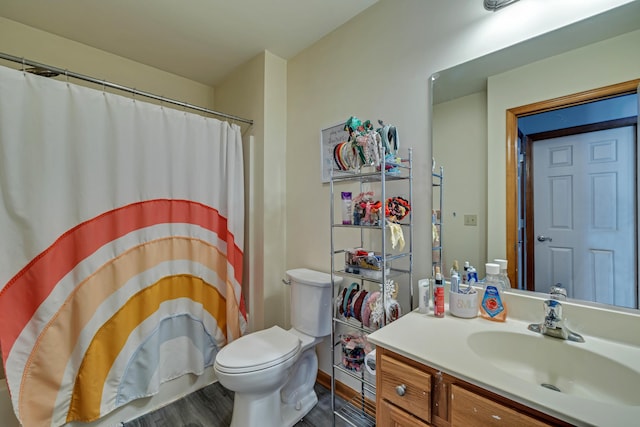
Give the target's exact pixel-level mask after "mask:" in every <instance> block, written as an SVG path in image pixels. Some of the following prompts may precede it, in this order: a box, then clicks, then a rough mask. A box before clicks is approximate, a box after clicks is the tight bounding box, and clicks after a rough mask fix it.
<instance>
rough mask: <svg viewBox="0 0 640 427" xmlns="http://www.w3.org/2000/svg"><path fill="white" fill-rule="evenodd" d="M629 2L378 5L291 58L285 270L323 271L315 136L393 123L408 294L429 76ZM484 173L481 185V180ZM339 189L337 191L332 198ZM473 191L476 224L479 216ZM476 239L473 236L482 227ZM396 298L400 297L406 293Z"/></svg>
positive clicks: (322, 350) (418, 249)
mask: <svg viewBox="0 0 640 427" xmlns="http://www.w3.org/2000/svg"><path fill="white" fill-rule="evenodd" d="M628 1H629V0H593V1H591V2H589V3H588V4H587V3H582V4H581V6H580V7H579V8H577V7H575V5H573V6H572V5H568V4H558V5H555V6H554V7H555V10H554V14H549V13H548V11H547V10H546V8H545V5H544V4H536V3H535V2H519V3H516V4H515V5H514V6H512V7H510V8H507V9H505V10H503V11H500V12H498V13H486V14H484V15H482V17H480V18H479V19H478V17H477V15H476V16H474V17H471V16H470V15H468V14H467V13H466V6H465V5H463V3H466V1H462V0H450V1H446V2H434V1H424V0H381V1H380V2H378V3H376V4H375V5H374V6H372V7H371V8H369V9H367V10H365V11H364V12H363V13H362V14H360V15H358V16H357V17H356V18H354V19H353V20H351V21H349V22H348V23H347V24H345V25H344V26H342V27H340V28H339V29H337V30H336V31H334V32H333V33H331V34H329V35H328V36H326V37H324V38H323V39H322V40H320V41H319V42H317V43H316V44H314V45H313V46H312V47H310V48H309V49H307V50H305V51H303V52H302V53H300V54H299V55H297V56H296V57H295V58H293V59H291V60H290V61H289V62H288V69H287V153H286V163H287V185H286V194H287V200H286V206H287V209H286V218H287V245H286V266H287V268H295V267H309V268H314V269H317V270H320V271H325V272H326V271H329V269H330V255H329V252H330V233H329V231H330V227H329V206H330V205H329V203H330V200H329V196H330V192H329V186H328V185H327V184H322V183H321V179H320V176H321V173H320V161H319V156H320V147H319V134H320V130H321V129H322V128H324V127H327V126H330V125H334V124H336V123H340V122H344V121H346V120H347V119H348V118H349V117H350V116H352V115H355V116H357V117H360V118H362V119H370V120H372V121H374V123H375V121H377V120H378V119H383V120H384V121H385V122H387V123H391V124H394V125H396V126H398V129H399V132H400V140H401V146H402V152H403V153H406V151H404V149H405V148H406V147H413V148H414V186H413V195H414V197H413V209H414V221H415V227H414V257H413V265H414V283H413V284H412V285H413V286H414V289H415V287H416V282H417V280H418V279H419V278H422V277H426V276H430V274H431V251H430V247H431V226H430V218H431V215H430V213H431V179H430V178H431V158H432V153H431V145H430V141H431V134H430V129H429V121H430V116H431V106H430V102H429V99H430V94H429V77H430V76H431V75H432V74H433V73H434V72H436V71H438V70H442V69H446V68H449V67H452V66H454V65H457V64H460V63H463V62H465V61H468V60H470V59H474V58H476V57H479V56H482V55H484V54H487V53H490V52H493V51H496V50H499V49H502V48H505V47H507V46H510V45H513V44H516V43H519V42H521V41H523V40H526V39H528V38H530V37H534V36H536V35H538V34H542V33H545V32H548V31H551V30H553V29H556V28H559V27H562V26H564V25H567V24H570V23H573V22H575V21H577V20H580V19H583V18H585V17H588V16H592V15H594V14H596V13H600V12H602V11H605V10H608V9H609V8H612V7H614V6H617V5H621V4H625V3H628ZM512 23H518V25H511V24H512ZM461 151H462V150H461ZM485 159H486V157H485ZM484 162H485V163H486V160H484ZM490 166H491V165H490ZM479 167H481V168H482V167H483V166H479ZM464 173H466V171H465V170H464V169H463V168H457V167H452V168H451V170H449V169H448V170H447V172H446V175H447V176H452V175H455V174H459V175H462V174H464ZM486 176H487V175H486V174H485V175H484V179H482V181H481V182H485V183H486V182H487V179H486ZM447 182H448V181H447ZM491 184H492V183H489V184H488V185H491ZM445 185H448V184H447V183H445ZM341 189H342V188H341V187H339V186H338V187H337V188H336V192H339V191H341ZM480 194H481V193H480ZM480 194H478V200H479V201H478V205H479V211H478V215H479V220H480V218H481V217H482V216H483V212H482V211H481V209H483V208H482V202H481V200H483V198H482V197H481V196H480ZM450 197H451V198H460V197H464V194H454V195H452V196H450ZM445 203H447V202H445ZM445 209H448V208H445ZM484 216H485V217H486V213H484ZM453 224H455V221H454V223H453ZM503 228H504V227H503ZM448 232H449V231H448V229H445V233H448ZM477 232H478V239H480V237H481V235H482V230H481V227H479V228H478V231H477ZM488 232H489V233H491V232H492V230H488ZM445 239H446V237H445ZM487 255H489V256H493V254H492V253H487ZM401 292H404V293H407V292H409V290H408V287H406V286H405V287H404V288H403V290H402V291H401ZM414 293H415V294H417V290H416V292H414ZM330 348H331V347H330V343H328V342H325V343H324V344H323V345H321V346H319V347H318V352H319V358H320V368H321V369H322V370H324V371H326V372H330V370H331V369H330V360H329V359H328V358H329V354H330Z"/></svg>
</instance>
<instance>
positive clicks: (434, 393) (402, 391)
mask: <svg viewBox="0 0 640 427" xmlns="http://www.w3.org/2000/svg"><path fill="white" fill-rule="evenodd" d="M376 357H377V360H376V388H377V390H378V392H377V397H376V425H377V426H378V427H389V426H393V427H405V426H407V427H409V426H412V427H415V426H442V427H445V426H446V427H486V426H518V427H541V426H571V424H568V423H566V422H564V421H560V420H557V419H555V418H553V417H551V416H549V415H546V414H544V413H542V412H539V411H536V410H535V409H532V408H529V407H527V406H525V405H522V404H520V403H517V402H514V401H511V400H509V399H507V398H505V397H502V396H500V395H497V394H495V393H492V392H490V391H488V390H485V389H483V388H481V387H478V386H476V385H473V384H470V383H468V382H466V381H462V380H460V379H458V378H456V377H453V376H451V375H448V374H445V373H442V372H440V371H438V370H436V369H433V368H431V367H429V366H426V365H423V364H421V363H418V362H416V361H414V360H412V359H409V358H407V357H404V356H402V355H399V354H397V353H394V352H392V351H389V350H387V349H384V348H382V347H380V346H378V347H377V349H376Z"/></svg>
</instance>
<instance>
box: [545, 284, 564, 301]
mask: <svg viewBox="0 0 640 427" xmlns="http://www.w3.org/2000/svg"><path fill="white" fill-rule="evenodd" d="M549 297H550V298H551V299H555V300H560V301H564V300H566V299H567V290H566V289H565V288H563V287H562V285H561V284H560V283H556V284H555V285H554V286H551V289H550V290H549Z"/></svg>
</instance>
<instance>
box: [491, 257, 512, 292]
mask: <svg viewBox="0 0 640 427" xmlns="http://www.w3.org/2000/svg"><path fill="white" fill-rule="evenodd" d="M493 262H495V263H496V264H498V265H499V266H500V279H502V281H504V284H505V286H506V288H507V289H511V280H509V274H508V272H507V263H508V261H507V260H506V259H494V260H493Z"/></svg>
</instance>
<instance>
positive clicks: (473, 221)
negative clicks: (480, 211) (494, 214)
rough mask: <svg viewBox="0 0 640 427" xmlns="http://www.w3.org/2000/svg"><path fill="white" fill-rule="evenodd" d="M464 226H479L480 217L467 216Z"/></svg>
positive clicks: (465, 216)
mask: <svg viewBox="0 0 640 427" xmlns="http://www.w3.org/2000/svg"><path fill="white" fill-rule="evenodd" d="M464 225H471V226H476V225H478V215H472V214H465V215H464Z"/></svg>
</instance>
